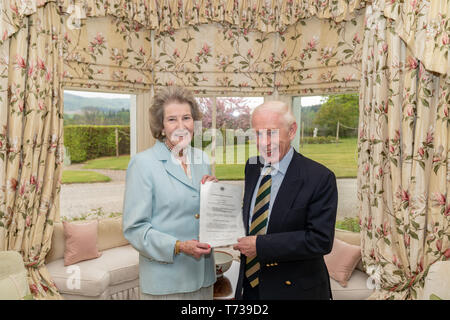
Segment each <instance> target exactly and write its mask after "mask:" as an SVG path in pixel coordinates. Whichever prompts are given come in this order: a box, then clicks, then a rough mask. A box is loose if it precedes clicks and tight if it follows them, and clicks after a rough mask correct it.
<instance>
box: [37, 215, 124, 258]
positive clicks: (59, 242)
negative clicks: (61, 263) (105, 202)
mask: <svg viewBox="0 0 450 320" xmlns="http://www.w3.org/2000/svg"><path fill="white" fill-rule="evenodd" d="M85 221H86V220H84V221H73V222H72V223H84V222H85ZM87 221H92V220H87ZM128 244H129V243H128V241H127V240H126V239H125V238H124V236H123V231H122V217H114V218H102V219H98V231H97V248H98V251H103V250H106V249H110V248H114V247H119V246H126V245H128ZM63 257H64V228H63V224H62V223H61V222H55V223H54V224H53V235H52V244H51V248H50V251H49V252H48V253H47V256H46V257H45V262H46V263H49V262H52V261H55V260H56V259H61V258H63Z"/></svg>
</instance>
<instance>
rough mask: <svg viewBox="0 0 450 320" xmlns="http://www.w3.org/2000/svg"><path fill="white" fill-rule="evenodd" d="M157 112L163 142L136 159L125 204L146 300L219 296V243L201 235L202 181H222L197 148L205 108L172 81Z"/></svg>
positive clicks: (155, 128)
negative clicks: (216, 293) (195, 136)
mask: <svg viewBox="0 0 450 320" xmlns="http://www.w3.org/2000/svg"><path fill="white" fill-rule="evenodd" d="M150 118H151V122H150V126H151V132H152V135H153V137H154V138H155V139H157V141H156V144H155V145H154V146H153V147H151V148H150V149H147V150H145V151H143V152H141V153H138V154H136V155H135V156H134V157H133V158H132V159H131V161H130V163H129V165H128V170H127V178H126V189H125V201H124V209H123V232H124V236H125V238H126V239H127V240H128V241H129V242H130V244H131V245H132V246H133V247H134V248H135V249H136V250H138V251H139V279H140V280H139V281H140V288H141V299H212V297H213V284H214V282H215V281H216V274H215V265H214V257H213V253H212V249H211V247H210V246H209V245H208V244H206V243H200V242H199V241H198V240H196V238H198V233H199V210H200V183H205V182H206V181H217V179H216V178H215V177H214V176H211V170H210V166H209V161H208V158H207V155H206V154H205V153H203V151H201V150H198V149H196V148H192V147H191V146H190V142H191V139H192V136H193V132H194V121H196V120H199V119H200V118H201V113H200V111H199V107H198V105H197V103H196V101H195V99H194V97H193V95H192V94H191V93H190V92H189V91H187V90H185V89H183V88H180V87H168V88H166V89H164V90H161V91H160V92H158V93H157V94H156V95H155V97H154V101H153V105H152V106H151V108H150Z"/></svg>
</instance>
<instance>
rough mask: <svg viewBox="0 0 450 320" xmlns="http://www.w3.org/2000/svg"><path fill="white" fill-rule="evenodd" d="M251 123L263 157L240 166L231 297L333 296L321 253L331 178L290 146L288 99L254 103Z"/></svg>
mask: <svg viewBox="0 0 450 320" xmlns="http://www.w3.org/2000/svg"><path fill="white" fill-rule="evenodd" d="M252 127H253V129H254V130H255V133H256V138H257V148H258V151H259V153H260V157H256V158H250V159H249V160H248V161H247V163H246V166H245V192H244V203H243V219H244V225H245V226H246V230H247V236H246V237H243V238H240V239H238V243H237V244H235V245H234V249H235V250H239V251H240V252H241V265H240V272H239V280H238V285H237V289H236V299H244V300H259V299H324V300H328V299H331V298H332V297H331V289H330V281H329V276H328V270H327V267H326V265H325V262H324V259H323V256H324V255H326V254H327V253H329V252H330V251H331V248H332V245H333V239H334V226H335V221H336V210H337V198H338V194H337V188H336V178H335V176H334V174H333V172H331V171H330V170H329V169H327V168H326V167H324V166H323V165H321V164H319V163H317V162H315V161H312V160H310V159H308V158H306V157H304V156H302V155H301V154H299V153H297V152H296V151H295V150H294V149H293V148H292V147H291V141H292V139H294V137H295V133H296V131H297V123H296V122H295V118H294V116H293V115H292V112H291V111H290V109H289V107H288V106H287V105H286V104H285V103H283V102H279V101H270V102H266V103H264V104H262V105H260V106H258V107H257V108H256V109H255V110H254V112H253V114H252Z"/></svg>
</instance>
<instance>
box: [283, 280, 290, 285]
mask: <svg viewBox="0 0 450 320" xmlns="http://www.w3.org/2000/svg"><path fill="white" fill-rule="evenodd" d="M284 283H285V284H286V285H287V286H290V285H291V284H292V282H290V281H289V280H287V281H285V282H284Z"/></svg>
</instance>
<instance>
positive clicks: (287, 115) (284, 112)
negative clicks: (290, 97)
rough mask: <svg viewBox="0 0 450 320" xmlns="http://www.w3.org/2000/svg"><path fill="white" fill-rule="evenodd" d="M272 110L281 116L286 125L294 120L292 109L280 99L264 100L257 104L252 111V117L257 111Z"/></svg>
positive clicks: (289, 124)
mask: <svg viewBox="0 0 450 320" xmlns="http://www.w3.org/2000/svg"><path fill="white" fill-rule="evenodd" d="M263 111H273V112H276V113H278V114H279V115H281V116H282V118H283V120H284V122H285V124H286V126H287V127H289V126H291V125H292V124H293V123H294V122H295V116H294V114H293V113H292V109H291V108H290V107H289V106H288V105H287V104H286V103H285V102H282V101H266V102H264V103H263V104H260V105H259V106H257V107H256V108H255V109H254V110H253V113H252V117H253V115H254V114H255V113H257V112H263Z"/></svg>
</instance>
